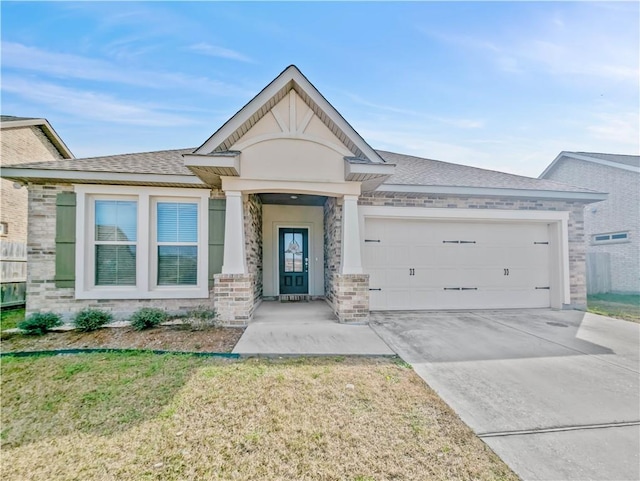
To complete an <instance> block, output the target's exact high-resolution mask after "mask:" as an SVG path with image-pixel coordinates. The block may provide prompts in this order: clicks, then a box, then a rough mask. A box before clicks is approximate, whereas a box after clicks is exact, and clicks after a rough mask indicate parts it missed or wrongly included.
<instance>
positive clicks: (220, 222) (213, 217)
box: [209, 199, 227, 287]
mask: <svg viewBox="0 0 640 481" xmlns="http://www.w3.org/2000/svg"><path fill="white" fill-rule="evenodd" d="M226 204H227V201H226V200H225V199H209V287H212V286H213V275H214V274H220V272H222V260H223V257H224V218H225V212H226Z"/></svg>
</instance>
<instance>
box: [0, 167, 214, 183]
mask: <svg viewBox="0 0 640 481" xmlns="http://www.w3.org/2000/svg"><path fill="white" fill-rule="evenodd" d="M0 177H2V178H5V179H11V180H23V179H25V180H28V179H47V180H69V181H74V182H82V181H92V182H96V181H99V182H103V183H114V184H117V183H122V182H127V183H132V182H135V183H138V184H167V183H169V184H187V185H193V186H202V187H207V185H206V184H205V183H204V182H202V181H201V180H200V179H199V178H198V177H196V176H195V175H175V174H169V175H163V174H134V173H128V172H127V173H125V172H88V171H78V170H50V169H20V168H6V167H3V168H1V169H0Z"/></svg>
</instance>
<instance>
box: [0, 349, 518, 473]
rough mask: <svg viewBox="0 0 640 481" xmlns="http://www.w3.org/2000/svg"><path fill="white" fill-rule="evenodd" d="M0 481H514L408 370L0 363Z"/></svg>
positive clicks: (209, 363) (92, 360)
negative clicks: (499, 480)
mask: <svg viewBox="0 0 640 481" xmlns="http://www.w3.org/2000/svg"><path fill="white" fill-rule="evenodd" d="M1 367H2V436H1V440H2V454H3V461H2V467H1V472H0V475H1V477H2V479H6V480H23V479H47V480H56V479H78V480H80V479H81V480H94V479H95V480H98V479H99V480H116V479H135V480H145V479H150V480H152V479H153V480H178V479H180V480H186V479H207V480H209V479H229V480H231V479H237V480H294V479H295V480H312V479H313V480H354V481H355V480H359V481H365V480H385V479H394V480H417V479H433V480H457V479H460V480H462V479H477V480H496V479H501V480H516V479H518V478H517V477H516V475H515V474H513V472H511V471H510V470H509V468H508V467H507V466H506V465H505V464H504V463H503V462H502V461H501V460H500V459H499V458H498V457H497V456H496V455H495V454H494V453H493V452H492V451H491V450H490V449H489V448H488V447H487V446H486V445H485V444H484V443H483V442H482V441H481V440H480V439H478V438H477V437H476V436H475V435H474V434H473V433H472V432H471V430H470V429H469V428H468V427H467V426H466V425H465V424H463V423H462V422H461V421H460V420H459V419H458V417H457V416H456V415H455V414H454V413H453V412H452V411H451V409H450V408H449V407H448V406H447V405H446V404H444V403H443V402H442V401H441V400H440V398H439V397H438V396H437V395H436V394H435V393H434V392H433V391H432V390H431V389H430V388H429V387H428V386H426V385H425V384H424V382H423V381H422V380H421V379H420V378H419V377H418V376H417V375H416V374H415V373H414V372H413V371H412V370H411V369H408V368H407V367H406V366H405V365H404V364H403V363H399V362H397V361H394V360H390V359H363V358H358V359H354V358H312V359H288V360H258V359H249V360H244V361H229V360H221V359H210V358H207V359H205V358H197V357H192V356H185V355H162V356H159V355H152V354H147V353H144V354H135V355H134V354H115V353H112V354H85V355H77V356H55V357H32V358H11V357H10V358H7V357H5V358H3V359H2V366H1Z"/></svg>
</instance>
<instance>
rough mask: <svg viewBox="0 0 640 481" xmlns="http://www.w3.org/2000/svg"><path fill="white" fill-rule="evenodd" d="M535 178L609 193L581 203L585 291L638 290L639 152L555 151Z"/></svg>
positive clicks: (639, 273)
mask: <svg viewBox="0 0 640 481" xmlns="http://www.w3.org/2000/svg"><path fill="white" fill-rule="evenodd" d="M540 178H541V179H550V180H555V181H559V182H565V183H567V184H571V185H579V186H583V187H586V188H588V189H593V190H598V191H601V192H608V193H609V196H608V198H607V200H603V201H601V202H598V203H597V204H591V205H589V206H587V207H585V214H584V231H585V236H586V241H587V253H588V254H589V255H588V262H587V263H588V266H589V274H590V278H589V279H588V281H589V282H588V284H589V292H590V293H598V292H610V291H611V292H620V293H638V292H640V156H638V155H618V154H600V153H593V152H560V154H559V155H558V156H557V157H556V158H555V160H554V161H553V162H552V163H551V164H550V165H549V167H547V168H546V170H545V171H544V172H543V173H542V174H541V175H540Z"/></svg>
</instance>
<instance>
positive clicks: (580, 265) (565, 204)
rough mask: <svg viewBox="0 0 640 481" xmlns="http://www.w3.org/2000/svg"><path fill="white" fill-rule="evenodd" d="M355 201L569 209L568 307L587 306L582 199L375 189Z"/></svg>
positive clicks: (372, 203) (463, 206)
mask: <svg viewBox="0 0 640 481" xmlns="http://www.w3.org/2000/svg"><path fill="white" fill-rule="evenodd" d="M358 203H359V205H373V206H393V207H429V208H449V209H458V208H460V209H501V210H505V209H506V210H550V211H568V212H569V225H568V228H569V271H570V283H571V307H573V308H576V309H586V307H587V288H586V274H585V262H586V260H585V242H584V222H583V213H584V207H583V206H584V203H582V202H573V201H559V200H527V199H521V200H518V199H513V198H499V197H455V196H434V195H428V194H413V193H399V192H374V193H368V194H363V195H362V196H361V197H360V200H359V202H358Z"/></svg>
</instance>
